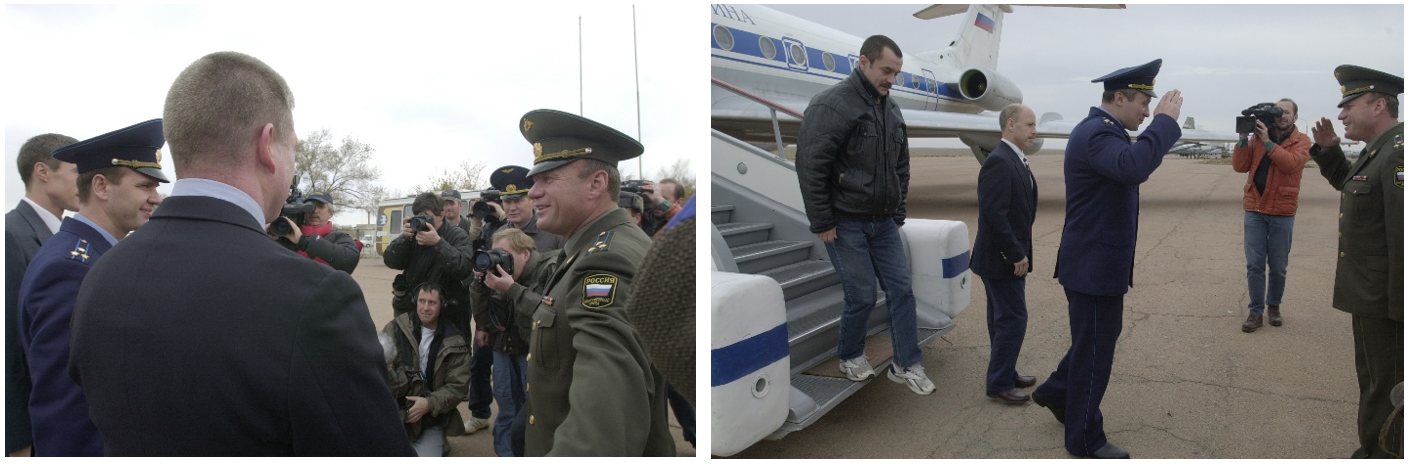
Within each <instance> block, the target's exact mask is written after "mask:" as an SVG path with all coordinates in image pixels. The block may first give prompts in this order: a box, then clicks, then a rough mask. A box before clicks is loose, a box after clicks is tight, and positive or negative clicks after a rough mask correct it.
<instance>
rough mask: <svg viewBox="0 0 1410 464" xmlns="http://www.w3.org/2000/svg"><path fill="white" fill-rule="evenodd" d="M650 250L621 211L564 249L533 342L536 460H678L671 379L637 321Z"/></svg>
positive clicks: (528, 448) (529, 452)
mask: <svg viewBox="0 0 1410 464" xmlns="http://www.w3.org/2000/svg"><path fill="white" fill-rule="evenodd" d="M650 246H651V239H650V238H648V237H647V236H646V234H645V233H643V232H642V231H641V229H640V228H638V227H636V225H634V224H632V221H631V217H630V216H629V215H628V214H627V212H626V210H624V209H621V208H617V209H614V210H612V211H610V212H608V213H606V214H603V215H602V216H600V217H598V218H597V219H594V220H593V221H592V222H590V223H588V224H587V226H585V227H583V228H582V230H579V231H578V232H577V233H575V234H573V236H571V237H568V242H567V244H566V245H565V246H564V248H563V250H561V251H560V252H559V253H558V258H557V262H558V267H557V270H556V271H555V272H553V274H552V276H551V277H550V279H549V281H548V286H547V287H546V288H548V290H547V291H546V292H545V296H544V297H543V299H542V301H541V302H540V304H539V305H538V308H537V309H536V310H535V312H534V318H533V319H534V325H533V336H532V338H531V339H530V341H529V355H528V362H529V372H528V383H527V384H526V385H525V386H524V389H525V390H526V391H527V392H528V394H529V401H528V414H529V420H528V425H527V426H526V430H525V433H524V450H525V455H526V456H675V454H676V449H675V439H674V438H672V437H671V433H670V430H669V428H668V426H667V422H666V421H667V419H666V386H665V385H666V381H665V377H664V376H662V375H661V373H660V372H659V371H657V370H656V369H655V368H654V367H652V365H651V360H650V358H648V356H647V354H646V349H645V348H644V345H643V344H642V341H641V337H640V336H639V335H638V334H637V332H636V329H635V328H634V327H632V325H631V324H630V323H629V322H628V321H627V312H626V299H627V295H628V294H630V292H631V284H632V280H633V278H634V277H635V274H636V269H637V266H638V265H640V264H641V261H642V259H643V258H645V257H646V251H647V249H648V248H649V247H650Z"/></svg>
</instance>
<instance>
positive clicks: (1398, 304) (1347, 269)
mask: <svg viewBox="0 0 1410 464" xmlns="http://www.w3.org/2000/svg"><path fill="white" fill-rule="evenodd" d="M1404 133H1405V124H1404V123H1400V124H1396V125H1395V127H1392V128H1390V129H1387V130H1386V131H1385V132H1382V133H1381V134H1380V135H1378V136H1376V138H1375V139H1373V140H1371V143H1368V144H1366V149H1365V150H1362V151H1361V156H1360V157H1359V158H1358V159H1357V160H1356V162H1355V163H1354V164H1353V163H1351V162H1349V161H1347V160H1346V156H1345V155H1344V154H1342V150H1341V146H1340V145H1338V146H1335V147H1332V148H1329V149H1325V148H1322V147H1321V146H1320V145H1313V146H1312V159H1313V160H1315V161H1316V162H1317V166H1319V167H1321V169H1322V176H1323V177H1326V178H1327V181H1328V182H1331V184H1332V187H1336V188H1337V189H1340V190H1341V192H1342V193H1341V214H1340V225H1339V226H1338V230H1339V232H1338V234H1337V237H1338V238H1337V277H1336V286H1335V290H1334V291H1333V292H1332V307H1334V308H1337V309H1340V310H1342V311H1346V312H1348V313H1351V314H1355V315H1359V316H1367V317H1379V318H1389V319H1391V320H1394V321H1396V322H1401V321H1403V319H1402V315H1403V314H1404V311H1405V240H1404V237H1405V235H1404V232H1405V223H1404V215H1405V135H1404Z"/></svg>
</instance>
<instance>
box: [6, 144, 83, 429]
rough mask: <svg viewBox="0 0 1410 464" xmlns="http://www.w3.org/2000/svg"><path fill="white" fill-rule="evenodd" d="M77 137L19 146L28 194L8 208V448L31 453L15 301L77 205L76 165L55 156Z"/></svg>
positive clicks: (27, 388) (26, 385) (25, 369)
mask: <svg viewBox="0 0 1410 464" xmlns="http://www.w3.org/2000/svg"><path fill="white" fill-rule="evenodd" d="M77 141H78V140H76V139H74V138H73V137H69V136H67V135H59V134H42V135H36V136H34V137H30V139H29V140H27V141H25V143H24V145H22V146H20V155H19V159H18V160H16V164H18V165H19V170H20V181H21V182H23V183H24V198H22V199H21V200H20V204H19V205H17V206H15V209H13V210H10V212H8V213H5V454H6V455H9V456H12V457H19V456H29V455H30V454H31V451H33V450H32V449H31V448H30V443H31V439H32V437H31V433H30V417H29V392H30V384H29V383H30V380H29V367H28V365H26V363H25V357H24V350H23V349H22V348H21V347H20V335H19V328H18V327H17V326H16V325H15V323H16V321H18V320H19V314H18V312H17V310H16V307H15V306H16V305H15V302H16V301H18V299H19V295H20V282H22V281H24V271H25V269H26V268H28V267H29V262H30V261H31V260H33V259H34V254H35V253H37V252H38V251H39V247H40V246H43V245H44V242H45V241H48V240H49V237H52V236H53V235H54V234H55V233H57V232H58V231H59V218H60V217H61V216H63V214H64V210H65V209H67V210H70V211H78V168H77V167H76V166H75V165H74V164H73V163H65V162H62V161H59V160H56V159H54V157H53V156H51V155H50V154H51V153H53V152H54V150H55V149H58V148H59V147H62V146H64V145H68V144H71V143H74V142H77Z"/></svg>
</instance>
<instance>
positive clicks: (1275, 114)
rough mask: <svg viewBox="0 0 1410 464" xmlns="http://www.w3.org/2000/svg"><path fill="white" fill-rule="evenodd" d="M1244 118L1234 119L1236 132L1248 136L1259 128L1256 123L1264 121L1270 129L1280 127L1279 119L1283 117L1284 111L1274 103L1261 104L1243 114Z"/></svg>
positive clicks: (1244, 111)
mask: <svg viewBox="0 0 1410 464" xmlns="http://www.w3.org/2000/svg"><path fill="white" fill-rule="evenodd" d="M1240 114H1242V115H1243V116H1239V117H1236V118H1234V132H1237V133H1240V134H1247V133H1250V132H1253V131H1254V129H1255V128H1256V127H1257V126H1256V125H1255V124H1254V123H1253V122H1254V121H1263V125H1264V126H1268V127H1269V128H1274V127H1278V118H1281V117H1283V109H1282V108H1279V107H1278V105H1276V104H1273V103H1259V104H1257V105H1253V106H1250V107H1248V109H1246V110H1243V112H1241V113H1240Z"/></svg>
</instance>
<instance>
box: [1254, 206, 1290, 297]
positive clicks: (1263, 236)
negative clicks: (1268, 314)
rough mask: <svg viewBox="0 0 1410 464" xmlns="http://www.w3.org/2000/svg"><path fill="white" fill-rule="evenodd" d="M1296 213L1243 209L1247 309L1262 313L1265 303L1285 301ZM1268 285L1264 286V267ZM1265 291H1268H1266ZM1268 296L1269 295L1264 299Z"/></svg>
mask: <svg viewBox="0 0 1410 464" xmlns="http://www.w3.org/2000/svg"><path fill="white" fill-rule="evenodd" d="M1292 235H1293V216H1272V215H1268V214H1263V213H1259V212H1255V211H1244V259H1245V260H1246V261H1247V262H1248V312H1249V314H1253V315H1257V316H1261V315H1263V306H1264V305H1273V306H1278V305H1281V304H1283V288H1284V287H1285V286H1286V285H1287V282H1288V252H1290V251H1292ZM1265 268H1266V269H1267V279H1266V280H1267V284H1268V285H1267V287H1266V288H1265V287H1264V280H1265V279H1264V269H1265ZM1265 292H1266V294H1265ZM1265 295H1266V298H1265Z"/></svg>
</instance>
